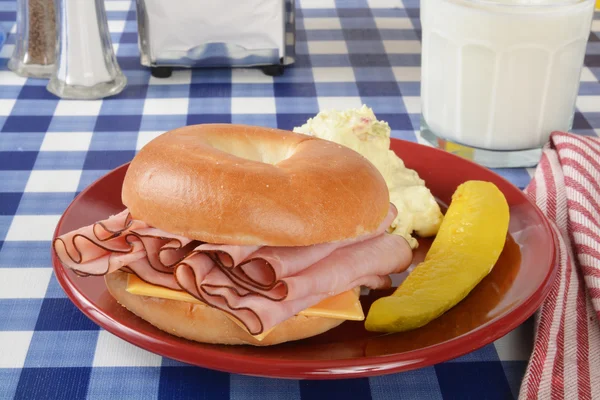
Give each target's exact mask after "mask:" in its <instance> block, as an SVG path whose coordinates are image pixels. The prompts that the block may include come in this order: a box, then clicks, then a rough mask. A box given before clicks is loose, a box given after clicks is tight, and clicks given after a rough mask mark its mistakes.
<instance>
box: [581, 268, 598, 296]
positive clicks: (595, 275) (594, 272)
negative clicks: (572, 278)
mask: <svg viewBox="0 0 600 400" xmlns="http://www.w3.org/2000/svg"><path fill="white" fill-rule="evenodd" d="M579 267H580V268H581V271H582V272H583V274H584V275H585V276H590V277H593V278H600V271H599V270H598V269H596V268H594V267H592V266H589V265H585V264H580V265H579ZM590 290H591V289H590Z"/></svg>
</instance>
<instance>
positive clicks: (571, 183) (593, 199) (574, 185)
mask: <svg viewBox="0 0 600 400" xmlns="http://www.w3.org/2000/svg"><path fill="white" fill-rule="evenodd" d="M579 178H580V180H581V179H582V178H581V177H579ZM586 178H587V177H586ZM590 179H592V178H591V177H590ZM590 179H588V182H593V181H591V180H590ZM565 185H566V186H567V187H568V188H570V189H573V190H575V191H576V192H577V193H579V194H580V195H581V196H583V197H585V199H586V200H587V201H588V202H589V203H590V204H591V205H592V207H594V210H595V211H596V213H598V214H600V204H598V199H599V198H600V193H591V192H590V191H589V190H588V189H587V188H586V187H585V186H583V185H582V184H581V183H580V182H578V181H576V180H575V179H573V178H571V177H570V176H565Z"/></svg>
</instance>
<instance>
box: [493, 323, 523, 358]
mask: <svg viewBox="0 0 600 400" xmlns="http://www.w3.org/2000/svg"><path fill="white" fill-rule="evenodd" d="M531 329H532V327H531V324H529V323H525V324H523V325H519V326H518V327H517V328H516V329H515V330H513V331H511V332H509V333H508V334H506V335H505V336H503V337H501V338H500V339H498V340H496V341H495V342H494V346H495V347H496V352H497V353H498V358H499V359H500V361H527V360H529V357H530V355H531V350H532V347H531V341H530V337H531Z"/></svg>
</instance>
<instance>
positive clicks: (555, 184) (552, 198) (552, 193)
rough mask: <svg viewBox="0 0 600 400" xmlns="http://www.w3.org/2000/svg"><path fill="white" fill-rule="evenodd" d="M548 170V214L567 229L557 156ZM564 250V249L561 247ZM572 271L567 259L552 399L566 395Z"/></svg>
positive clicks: (556, 399)
mask: <svg viewBox="0 0 600 400" xmlns="http://www.w3.org/2000/svg"><path fill="white" fill-rule="evenodd" d="M547 160H548V166H549V168H548V170H547V171H546V170H544V181H545V183H546V193H547V197H546V202H547V210H548V215H549V216H553V217H552V219H553V220H554V221H555V222H556V223H557V227H558V229H559V230H560V231H561V232H565V231H566V226H562V224H561V221H565V222H566V219H565V217H566V216H564V215H560V214H559V213H563V212H564V213H566V209H565V210H562V209H558V208H557V204H558V203H560V200H561V199H560V195H561V194H563V195H564V188H561V186H560V185H561V183H562V182H561V181H562V179H561V178H562V176H560V171H558V173H557V174H554V173H553V172H554V168H553V167H557V166H556V165H553V164H554V163H556V162H557V161H558V159H556V158H555V157H552V156H550V155H549V156H548V158H547ZM561 251H562V249H561ZM571 272H572V265H571V263H569V262H568V261H567V263H566V266H565V268H564V272H563V274H562V276H563V277H564V285H563V286H562V288H563V291H562V293H559V296H561V297H562V302H561V303H560V304H558V305H557V306H558V307H560V310H555V311H554V313H553V315H554V318H556V317H557V313H558V314H559V317H558V318H560V323H559V325H558V333H557V335H556V351H555V353H554V359H553V360H552V361H553V363H554V365H553V366H552V379H551V382H552V385H551V386H550V397H551V399H552V400H561V399H562V398H563V397H564V395H565V382H564V372H565V371H564V355H565V316H566V310H567V298H568V293H569V285H570V283H571Z"/></svg>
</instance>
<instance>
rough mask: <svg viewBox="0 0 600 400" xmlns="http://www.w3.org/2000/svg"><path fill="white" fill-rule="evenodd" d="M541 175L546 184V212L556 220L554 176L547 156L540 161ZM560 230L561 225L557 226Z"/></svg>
mask: <svg viewBox="0 0 600 400" xmlns="http://www.w3.org/2000/svg"><path fill="white" fill-rule="evenodd" d="M541 164H542V165H541V167H542V172H543V174H542V176H543V178H544V183H545V184H546V212H547V214H548V218H550V219H551V220H552V221H556V220H557V218H556V217H557V215H556V187H555V185H554V177H553V176H552V165H551V164H550V159H549V157H544V158H543V159H542V162H541ZM558 228H559V230H562V229H561V227H560V226H559V227H558Z"/></svg>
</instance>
